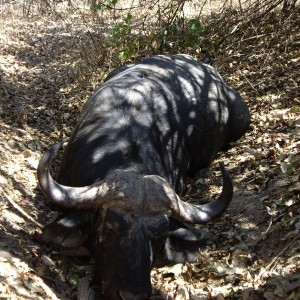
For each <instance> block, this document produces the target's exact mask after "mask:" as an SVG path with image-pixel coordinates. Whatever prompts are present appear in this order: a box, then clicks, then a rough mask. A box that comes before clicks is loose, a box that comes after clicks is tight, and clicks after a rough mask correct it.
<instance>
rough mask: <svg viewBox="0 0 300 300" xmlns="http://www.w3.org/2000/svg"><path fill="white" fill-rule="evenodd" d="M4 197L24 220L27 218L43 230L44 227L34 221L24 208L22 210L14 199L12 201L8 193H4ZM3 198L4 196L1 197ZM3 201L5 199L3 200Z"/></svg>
mask: <svg viewBox="0 0 300 300" xmlns="http://www.w3.org/2000/svg"><path fill="white" fill-rule="evenodd" d="M3 195H4V196H5V198H6V200H7V201H8V202H9V203H10V205H11V206H12V207H13V208H14V209H16V210H17V211H18V212H19V213H20V214H21V215H22V216H23V217H24V218H26V219H27V220H28V221H30V222H32V223H33V224H35V225H36V226H37V227H39V228H40V229H43V228H44V226H43V225H42V224H40V223H39V222H37V221H36V220H34V219H33V218H32V217H31V216H30V215H28V214H27V213H26V212H25V211H24V210H23V208H21V207H20V206H19V205H18V204H17V203H16V202H15V201H14V200H13V199H11V198H10V197H9V196H8V195H7V194H6V193H4V192H3ZM1 197H2V196H1ZM2 199H3V198H2Z"/></svg>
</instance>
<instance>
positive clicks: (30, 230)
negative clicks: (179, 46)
mask: <svg viewBox="0 0 300 300" xmlns="http://www.w3.org/2000/svg"><path fill="white" fill-rule="evenodd" d="M299 13H300V11H299V7H297V9H296V10H295V11H291V12H288V13H285V14H284V13H282V12H271V13H269V14H267V15H265V16H264V17H263V19H260V20H259V23H257V24H256V23H255V22H253V23H251V24H249V28H250V27H251V26H252V29H251V28H250V29H251V30H250V29H249V28H245V29H244V30H242V31H240V32H237V33H236V34H232V35H231V36H229V37H228V39H227V41H226V44H224V46H223V48H222V49H220V50H219V51H216V53H215V56H216V62H215V67H216V68H217V69H218V70H219V71H220V73H221V74H222V75H223V77H224V78H225V79H226V81H227V82H228V83H229V84H231V85H233V86H234V87H235V88H236V89H237V90H238V91H239V92H240V93H241V95H242V96H243V97H244V99H245V101H246V102H247V103H248V105H249V107H250V110H251V115H252V125H251V129H250V130H249V132H248V133H247V134H246V136H245V137H244V138H243V139H241V140H240V141H238V143H236V144H235V145H234V147H233V148H231V149H230V150H229V151H228V152H226V153H222V154H220V156H219V157H218V159H217V160H216V162H214V164H213V165H212V166H211V168H210V169H209V170H204V171H203V172H202V173H201V176H200V175H199V177H197V178H196V179H195V180H193V181H192V182H191V184H190V186H189V193H188V195H187V197H186V200H187V201H195V202H197V201H198V202H199V203H200V202H201V201H206V200H207V199H209V198H211V197H213V196H214V195H216V194H217V193H218V192H219V190H220V186H221V181H220V173H219V169H218V164H217V161H218V160H219V161H223V162H224V163H225V165H226V166H227V168H228V170H229V172H230V174H231V175H232V177H233V179H234V186H235V191H234V199H233V203H232V204H231V206H230V208H229V209H228V211H227V213H226V214H225V215H224V216H223V217H222V218H220V219H219V220H218V221H216V222H213V223H211V224H209V225H208V226H205V227H204V228H203V231H204V233H205V235H206V237H207V238H208V245H207V247H206V248H204V249H203V250H202V252H201V255H200V256H199V260H198V262H197V263H195V264H178V265H175V266H171V267H165V268H160V269H155V270H153V272H152V282H153V286H154V290H153V298H160V297H162V298H164V299H178V300H179V299H211V298H213V299H224V298H225V299H268V300H272V299H293V300H294V299H299V298H300V259H299V258H300V233H299V232H300V205H299V202H300V199H299V190H300V186H299V167H300V154H299V153H300V151H299V149H300V132H299V131H300V121H299V115H300V99H299V94H300V93H299V83H300V82H299V81H300V80H299V75H300V74H299V54H300V52H299V43H300V37H299ZM83 17H84V19H83ZM83 20H84V21H83ZM257 22H258V20H257ZM254 32H255V34H254ZM106 34H107V28H105V26H104V27H99V26H96V25H95V23H94V22H93V20H92V19H91V18H89V17H88V16H82V14H81V15H78V13H77V14H76V13H72V14H71V13H70V14H68V15H64V16H63V17H61V16H60V17H59V18H57V17H56V18H55V17H54V16H53V15H49V16H47V15H42V16H38V17H32V18H23V17H20V16H17V15H15V14H14V13H13V11H8V12H6V13H5V14H3V15H2V16H1V19H0V203H1V206H0V298H3V299H74V298H76V294H77V289H78V283H79V282H80V279H82V278H85V277H88V278H91V277H92V274H93V269H92V263H91V262H89V261H88V260H84V261H82V260H79V259H77V258H70V257H65V256H63V255H61V254H60V253H59V252H58V249H54V250H53V249H47V248H46V247H45V246H43V245H40V244H39V243H38V242H37V239H36V236H37V235H38V233H39V229H38V227H37V226H36V225H35V224H33V223H32V222H30V221H28V219H26V218H25V217H24V214H22V213H20V212H19V211H18V209H17V208H15V207H14V206H13V205H12V204H11V203H10V201H9V200H10V199H11V200H13V201H14V202H15V203H16V204H17V205H18V206H19V207H21V208H22V209H23V210H24V211H25V213H27V214H28V215H30V216H31V217H32V218H34V219H35V220H36V221H38V222H40V223H42V224H45V223H46V222H48V221H49V220H50V219H51V218H54V217H55V216H56V212H55V211H54V210H53V208H54V207H53V206H51V205H50V204H49V203H47V202H46V201H45V198H44V197H43V195H42V194H41V192H40V191H39V189H38V187H37V181H36V176H35V172H36V167H37V164H38V161H39V158H40V157H41V155H42V153H43V152H44V151H45V149H46V148H47V147H48V146H49V145H51V144H53V143H55V142H56V141H58V140H60V139H61V138H62V137H63V136H68V135H69V134H70V132H71V130H72V128H73V126H74V124H75V122H76V118H77V116H78V113H79V112H80V108H81V107H82V104H83V103H84V102H85V101H86V99H87V97H88V96H89V95H91V93H92V91H93V90H94V88H95V87H96V86H97V85H98V84H99V83H100V82H101V81H102V80H103V78H104V76H105V74H106V73H107V72H108V71H109V69H110V68H111V66H112V65H114V62H113V61H109V60H105V61H101V57H106V58H107V57H110V54H107V53H105V55H104V54H103V52H104V51H107V50H106V49H104V48H103V46H102V44H101V43H100V41H98V40H97V39H99V40H101V38H99V37H102V38H103V37H105V35H106ZM212 34H213V33H212ZM91 36H92V37H93V39H91ZM97 43H98V44H97ZM95 45H100V46H98V47H96V46H95ZM89 51H94V52H96V51H98V53H99V55H98V57H99V60H98V61H97V62H93V61H92V60H89V55H88V53H89ZM51 250H52V251H51Z"/></svg>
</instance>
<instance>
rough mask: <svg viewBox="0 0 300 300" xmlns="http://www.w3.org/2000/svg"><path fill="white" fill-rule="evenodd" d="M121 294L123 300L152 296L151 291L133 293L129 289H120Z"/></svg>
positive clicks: (146, 299) (141, 299) (144, 298)
mask: <svg viewBox="0 0 300 300" xmlns="http://www.w3.org/2000/svg"><path fill="white" fill-rule="evenodd" d="M119 295H120V297H121V299H122V300H148V299H149V298H150V295H149V293H147V292H144V293H133V292H129V291H119Z"/></svg>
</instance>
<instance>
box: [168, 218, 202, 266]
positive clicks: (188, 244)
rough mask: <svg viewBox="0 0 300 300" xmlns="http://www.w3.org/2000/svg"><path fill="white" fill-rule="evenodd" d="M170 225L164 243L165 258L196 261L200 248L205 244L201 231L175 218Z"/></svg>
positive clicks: (175, 260) (178, 261)
mask: <svg viewBox="0 0 300 300" xmlns="http://www.w3.org/2000/svg"><path fill="white" fill-rule="evenodd" d="M170 225H171V226H170V231H169V236H168V238H167V239H166V242H165V245H164V252H165V257H166V258H167V260H168V261H170V262H174V263H183V262H194V261H196V260H197V258H198V257H199V253H200V248H201V247H204V246H205V245H206V240H205V239H204V238H203V236H202V234H201V232H200V231H199V230H196V229H195V228H192V227H189V226H187V225H185V224H182V223H180V222H178V221H175V220H172V221H171V222H170ZM172 227H173V228H172Z"/></svg>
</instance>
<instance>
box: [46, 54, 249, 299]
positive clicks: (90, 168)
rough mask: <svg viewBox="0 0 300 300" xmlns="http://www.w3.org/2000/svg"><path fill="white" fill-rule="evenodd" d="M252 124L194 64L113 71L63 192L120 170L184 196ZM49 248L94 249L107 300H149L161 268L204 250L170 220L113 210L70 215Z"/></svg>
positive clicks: (170, 62)
mask: <svg viewBox="0 0 300 300" xmlns="http://www.w3.org/2000/svg"><path fill="white" fill-rule="evenodd" d="M249 120H250V116H249V111H248V108H247V106H246V105H245V103H244V102H243V100H242V99H241V97H240V96H239V94H238V93H236V92H235V91H234V90H232V89H231V88H230V87H228V86H227V85H226V84H225V83H224V81H223V80H222V78H221V77H220V75H219V74H218V73H217V72H216V71H215V70H214V69H213V68H212V67H211V66H208V65H205V64H203V63H201V62H198V61H196V60H194V59H193V58H191V57H190V56H187V55H173V56H156V57H152V58H147V59H145V60H143V61H142V62H141V63H139V64H136V65H129V66H123V67H121V68H119V69H117V70H115V71H113V72H112V73H111V74H109V75H108V76H107V79H106V81H105V83H104V84H103V85H102V86H100V88H99V89H98V90H97V91H96V92H95V94H94V95H93V96H92V97H91V98H90V100H89V101H88V102H87V103H86V105H85V106H84V108H83V111H82V113H81V116H80V119H79V123H78V125H77V127H76V128H75V130H74V132H73V134H72V136H71V138H70V140H69V142H68V145H67V147H66V149H65V152H64V156H63V160H62V164H61V169H60V172H59V176H58V182H59V183H60V184H63V185H66V186H72V187H80V186H87V185H91V184H93V183H95V182H98V181H100V180H103V179H104V178H105V177H106V176H107V174H109V173H110V172H112V171H113V170H115V169H120V168H121V169H124V170H131V171H134V172H136V173H138V174H143V175H159V176H161V177H162V178H164V179H166V180H167V181H168V183H169V184H170V186H171V187H172V188H173V189H174V191H175V192H176V193H177V194H179V195H182V194H183V193H184V192H185V189H186V179H187V178H188V177H190V176H193V175H194V174H195V173H196V172H197V171H199V170H200V169H202V168H205V167H207V166H209V164H210V163H211V161H212V160H213V159H214V158H215V156H216V154H217V152H218V151H220V150H221V149H223V148H225V147H227V146H228V145H229V144H230V143H231V142H233V141H236V140H237V139H239V138H240V137H241V136H242V135H243V134H244V133H245V132H246V130H247V129H248V126H249ZM74 209H76V207H74ZM42 240H43V241H44V242H47V243H55V244H57V245H60V246H63V247H66V248H78V247H80V246H84V247H86V248H88V250H89V252H90V254H91V255H92V256H93V258H94V260H95V265H96V272H97V277H98V282H99V285H100V286H101V290H102V297H104V298H106V299H123V300H130V299H148V298H149V297H150V295H151V282H150V270H151V268H152V267H153V265H154V264H155V262H159V263H162V264H163V263H171V262H184V261H195V260H196V259H197V256H198V254H199V248H200V246H203V245H204V244H205V241H204V240H203V239H202V237H201V233H200V232H199V231H197V230H195V229H193V228H190V227H188V226H187V225H186V224H183V223H182V222H180V221H178V220H175V219H174V218H171V217H169V216H167V215H165V214H161V215H144V214H143V212H138V213H137V214H131V213H127V212H125V211H122V210H121V209H116V208H109V209H108V210H107V211H106V210H105V209H103V208H95V209H94V210H87V211H82V212H74V211H73V210H71V212H70V214H68V215H66V216H64V217H63V218H62V219H60V220H58V221H56V222H54V223H52V224H50V225H48V226H47V227H46V228H45V230H44V232H43V235H42Z"/></svg>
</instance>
